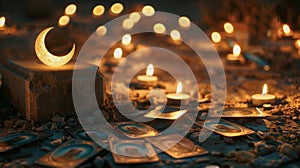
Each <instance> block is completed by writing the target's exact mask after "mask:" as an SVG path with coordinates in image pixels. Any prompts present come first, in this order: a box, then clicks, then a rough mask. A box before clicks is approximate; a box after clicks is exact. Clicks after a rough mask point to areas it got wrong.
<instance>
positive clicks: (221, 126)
mask: <svg viewBox="0 0 300 168" xmlns="http://www.w3.org/2000/svg"><path fill="white" fill-rule="evenodd" d="M204 127H205V128H207V129H209V130H211V131H214V132H215V133H218V134H221V135H223V136H226V137H236V136H243V135H248V134H253V133H254V132H255V131H253V130H251V129H249V128H246V127H243V126H241V125H238V124H235V123H232V122H229V121H226V120H222V119H221V120H220V121H216V120H206V121H205V122H204Z"/></svg>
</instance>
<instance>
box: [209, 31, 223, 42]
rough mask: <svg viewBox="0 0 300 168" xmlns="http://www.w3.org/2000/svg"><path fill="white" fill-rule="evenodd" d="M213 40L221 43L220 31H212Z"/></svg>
mask: <svg viewBox="0 0 300 168" xmlns="http://www.w3.org/2000/svg"><path fill="white" fill-rule="evenodd" d="M211 40H212V41H213V42H214V43H219V42H220V41H221V40H222V38H221V35H220V33H218V32H212V33H211Z"/></svg>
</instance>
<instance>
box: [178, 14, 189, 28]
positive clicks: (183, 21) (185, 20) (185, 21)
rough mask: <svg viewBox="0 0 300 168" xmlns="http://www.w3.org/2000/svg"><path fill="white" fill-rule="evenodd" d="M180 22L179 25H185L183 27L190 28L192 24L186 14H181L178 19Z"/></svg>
mask: <svg viewBox="0 0 300 168" xmlns="http://www.w3.org/2000/svg"><path fill="white" fill-rule="evenodd" d="M178 24H179V26H181V27H183V28H188V27H190V25H191V21H190V19H189V18H188V17H186V16H181V17H180V18H179V19H178Z"/></svg>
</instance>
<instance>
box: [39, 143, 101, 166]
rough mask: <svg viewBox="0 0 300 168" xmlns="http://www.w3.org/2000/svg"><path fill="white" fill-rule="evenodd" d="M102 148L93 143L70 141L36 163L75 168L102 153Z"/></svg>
mask: <svg viewBox="0 0 300 168" xmlns="http://www.w3.org/2000/svg"><path fill="white" fill-rule="evenodd" d="M101 150H102V148H100V147H99V146H97V145H96V144H95V143H94V142H92V141H84V140H78V139H77V140H70V141H69V142H66V143H64V144H63V145H61V146H60V147H58V148H56V149H55V150H54V151H51V152H49V153H48V154H46V155H44V156H43V157H41V158H40V159H38V160H37V161H36V162H35V163H36V164H38V165H43V166H48V167H58V168H65V167H68V168H74V167H77V166H79V165H80V164H82V163H83V162H85V161H87V160H88V159H90V158H91V157H93V156H95V155H96V154H97V153H98V152H100V151H101Z"/></svg>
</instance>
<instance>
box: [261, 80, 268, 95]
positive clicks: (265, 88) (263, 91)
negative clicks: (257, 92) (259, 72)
mask: <svg viewBox="0 0 300 168" xmlns="http://www.w3.org/2000/svg"><path fill="white" fill-rule="evenodd" d="M261 94H262V95H263V96H264V95H266V94H268V85H267V84H266V83H265V84H264V86H263V89H262V93H261Z"/></svg>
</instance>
